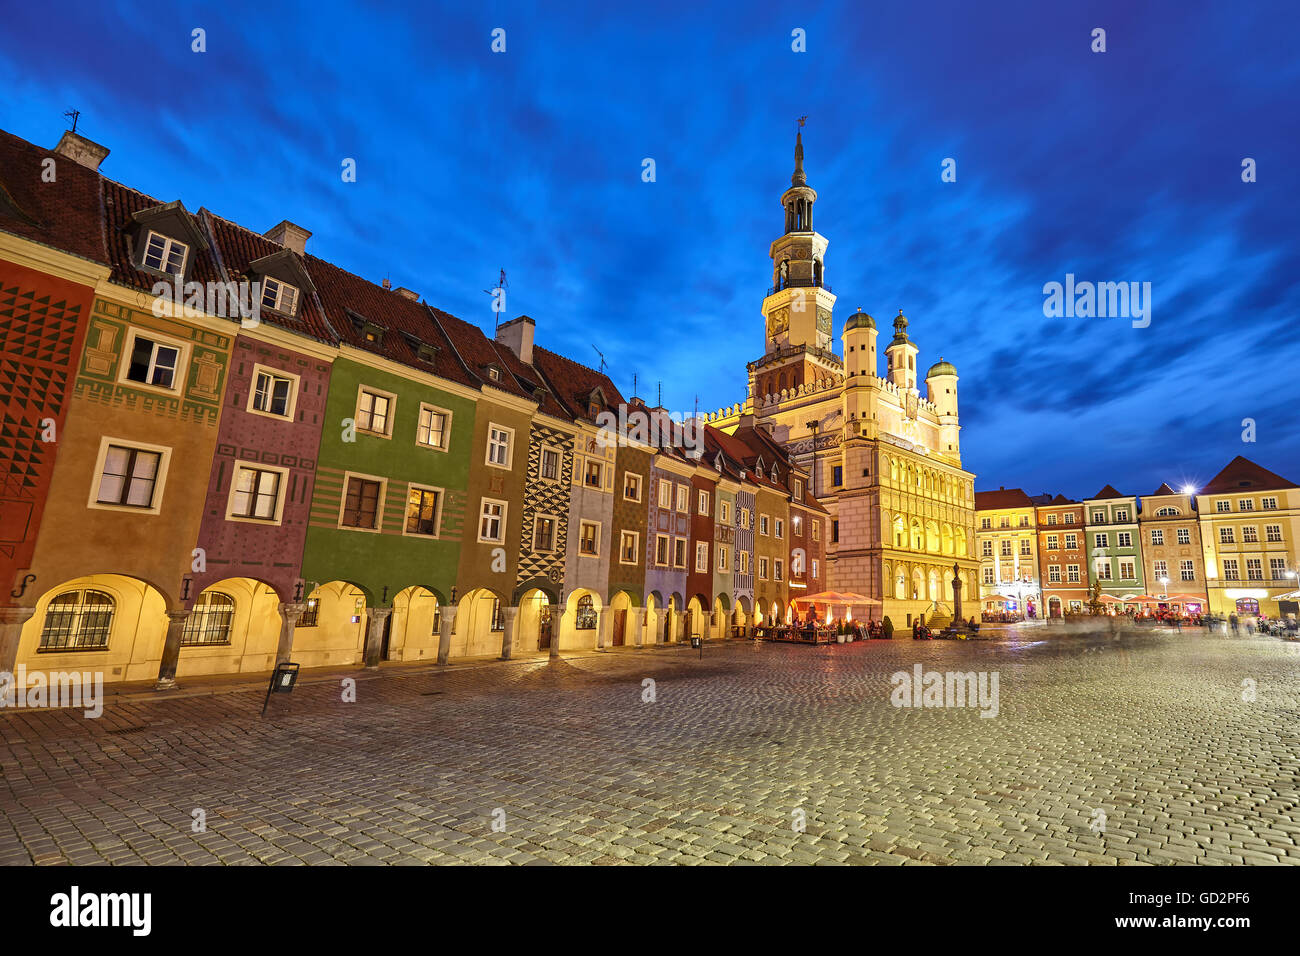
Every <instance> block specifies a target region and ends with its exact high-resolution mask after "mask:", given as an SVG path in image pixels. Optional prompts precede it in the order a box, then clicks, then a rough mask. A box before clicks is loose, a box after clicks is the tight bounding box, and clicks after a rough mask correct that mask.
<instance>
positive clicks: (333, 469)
mask: <svg viewBox="0 0 1300 956" xmlns="http://www.w3.org/2000/svg"><path fill="white" fill-rule="evenodd" d="M362 386H364V387H366V388H369V389H375V390H376V391H378V392H384V393H388V394H389V395H391V396H393V408H392V411H391V415H392V424H391V427H390V431H389V437H387V438H385V437H381V436H379V435H376V434H370V433H368V432H367V431H365V430H363V429H361V428H356V429H355V430H354V432H353V433H352V434H351V435H349V434H347V433H346V430H345V426H344V421H345V419H353V420H355V419H356V418H357V402H358V395H359V392H360V389H361V388H362ZM421 403H427V404H429V405H434V406H436V407H438V408H439V409H445V410H446V411H447V412H450V413H451V421H450V427H449V429H448V436H447V439H446V446H447V450H446V451H439V450H435V449H432V448H427V447H425V446H423V445H421V444H419V443H418V442H417V441H416V433H417V428H418V424H419V414H420V406H421ZM475 412H476V404H475V402H473V401H472V400H470V399H467V398H462V397H460V396H457V395H454V394H452V393H450V392H446V391H442V390H440V389H437V388H434V387H432V386H430V385H427V384H423V383H420V382H415V381H411V380H410V379H407V378H404V377H402V376H400V375H397V374H393V373H391V372H387V371H384V370H382V369H378V368H374V367H371V366H369V365H364V364H361V363H359V362H357V361H355V360H353V359H350V358H339V359H336V360H335V362H334V366H333V371H332V372H331V376H330V386H329V398H328V401H327V403H326V412H325V425H324V428H323V431H322V435H321V443H320V458H319V462H318V465H317V469H316V485H315V488H314V489H313V498H312V510H311V523H310V526H309V527H308V529H307V543H306V549H305V554H304V556H303V570H302V574H303V578H304V580H306V581H308V582H315V583H317V584H324V583H325V582H327V581H348V582H350V583H352V584H354V585H356V586H357V587H358V588H360V589H361V590H362V591H364V592H365V593H366V596H367V600H368V601H369V602H370V603H371V604H372V605H373V606H384V605H388V604H391V602H392V600H393V597H394V596H395V595H396V594H397V593H398V592H399V591H401V590H402V589H404V588H407V587H412V586H419V587H424V588H428V589H429V590H430V591H432V592H433V593H434V594H436V595H437V596H438V599H439V601H443V602H445V601H447V599H448V596H449V594H450V592H451V588H452V586H453V585H454V584H455V582H456V573H457V568H458V563H459V556H460V546H461V534H462V532H463V531H464V527H465V521H466V507H467V500H468V499H467V494H466V488H467V487H468V485H469V470H470V462H471V459H472V455H471V447H472V443H473V438H474V424H475V422H474V417H475ZM349 437H351V438H352V439H353V440H351V441H349V440H347V439H348V438H349ZM349 474H353V475H358V476H363V477H366V478H373V479H379V480H380V481H381V482H382V488H383V490H382V493H381V499H380V507H379V520H378V523H379V530H378V531H367V530H358V529H354V528H340V527H339V523H340V513H341V508H342V505H343V499H344V495H345V493H346V483H347V477H348V475H349ZM412 486H421V487H425V488H433V489H437V490H438V491H439V493H440V496H441V502H440V505H439V511H440V514H439V518H438V528H437V536H436V537H429V536H426V535H415V534H406V533H404V529H405V528H406V523H407V522H406V511H407V502H408V499H409V495H410V491H411V488H412ZM309 587H310V585H309ZM385 588H387V595H386V597H385V590H384V589H385Z"/></svg>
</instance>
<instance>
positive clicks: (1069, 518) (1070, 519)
mask: <svg viewBox="0 0 1300 956" xmlns="http://www.w3.org/2000/svg"><path fill="white" fill-rule="evenodd" d="M1065 523H1066V524H1074V513H1073V512H1068V511H1067V512H1066V514H1065Z"/></svg>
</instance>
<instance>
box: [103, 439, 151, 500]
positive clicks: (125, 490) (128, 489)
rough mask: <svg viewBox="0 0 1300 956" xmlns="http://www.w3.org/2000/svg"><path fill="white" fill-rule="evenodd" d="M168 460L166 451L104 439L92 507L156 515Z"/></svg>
mask: <svg viewBox="0 0 1300 956" xmlns="http://www.w3.org/2000/svg"><path fill="white" fill-rule="evenodd" d="M169 458H170V449H164V448H160V447H157V446H143V445H128V444H126V443H118V442H114V441H111V440H109V439H104V440H103V443H102V444H101V447H100V452H99V463H98V481H97V482H96V484H95V490H94V491H93V492H92V494H93V498H92V503H93V504H95V505H100V506H106V507H110V508H130V509H132V510H137V509H138V510H140V511H149V512H155V513H156V512H157V511H158V509H159V507H160V506H161V503H162V488H163V482H164V479H165V477H166V472H167V462H168V460H169Z"/></svg>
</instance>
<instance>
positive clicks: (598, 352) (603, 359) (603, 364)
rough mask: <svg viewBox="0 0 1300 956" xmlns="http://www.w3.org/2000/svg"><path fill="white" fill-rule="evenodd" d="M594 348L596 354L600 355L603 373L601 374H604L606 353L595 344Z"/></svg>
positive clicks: (601, 371)
mask: <svg viewBox="0 0 1300 956" xmlns="http://www.w3.org/2000/svg"><path fill="white" fill-rule="evenodd" d="M592 348H593V349H595V352H596V354H597V355H599V356H600V374H601V375H604V374H605V355H604V353H602V352H601V351H600V349H598V348H596V346H595V345H592Z"/></svg>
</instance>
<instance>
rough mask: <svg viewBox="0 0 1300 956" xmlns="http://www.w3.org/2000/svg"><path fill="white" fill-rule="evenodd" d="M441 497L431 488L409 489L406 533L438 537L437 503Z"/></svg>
mask: <svg viewBox="0 0 1300 956" xmlns="http://www.w3.org/2000/svg"><path fill="white" fill-rule="evenodd" d="M440 500H441V495H440V494H439V493H438V492H437V491H435V490H434V489H432V488H411V489H410V493H409V494H408V495H407V499H406V533H407V534H419V535H426V536H428V537H431V538H436V537H437V536H438V503H439V501H440Z"/></svg>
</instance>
